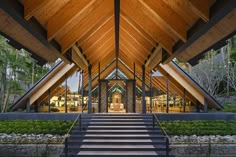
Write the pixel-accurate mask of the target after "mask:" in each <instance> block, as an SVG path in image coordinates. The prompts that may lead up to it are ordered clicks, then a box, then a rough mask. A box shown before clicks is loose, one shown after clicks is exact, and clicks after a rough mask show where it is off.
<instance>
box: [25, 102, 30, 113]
mask: <svg viewBox="0 0 236 157" xmlns="http://www.w3.org/2000/svg"><path fill="white" fill-rule="evenodd" d="M26 112H30V99H28V100H27V102H26Z"/></svg>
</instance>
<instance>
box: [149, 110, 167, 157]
mask: <svg viewBox="0 0 236 157" xmlns="http://www.w3.org/2000/svg"><path fill="white" fill-rule="evenodd" d="M156 122H157V125H159V127H160V129H161V131H162V132H163V133H164V136H165V139H166V156H169V151H170V148H169V145H170V138H169V136H168V134H167V133H166V131H165V129H164V128H163V127H162V125H161V123H160V121H159V119H158V118H157V116H156V115H155V114H152V125H153V128H155V126H156Z"/></svg>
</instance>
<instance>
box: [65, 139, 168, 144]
mask: <svg viewBox="0 0 236 157" xmlns="http://www.w3.org/2000/svg"><path fill="white" fill-rule="evenodd" d="M165 142H166V141H165V139H83V140H75V139H71V140H68V143H69V144H70V145H80V144H103V145H107V144H109V145H112V144H126V145H127V144H130V145H143V144H144V145H145V144H146V145H147V144H155V145H157V144H158V145H165Z"/></svg>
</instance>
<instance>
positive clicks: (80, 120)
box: [61, 105, 86, 157]
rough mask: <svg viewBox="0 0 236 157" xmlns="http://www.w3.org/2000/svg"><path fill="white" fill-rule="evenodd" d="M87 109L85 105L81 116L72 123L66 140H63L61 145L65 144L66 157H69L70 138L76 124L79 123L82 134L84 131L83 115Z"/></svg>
mask: <svg viewBox="0 0 236 157" xmlns="http://www.w3.org/2000/svg"><path fill="white" fill-rule="evenodd" d="M85 107H86V105H84V106H83V107H82V112H81V113H80V114H78V116H77V117H76V118H75V120H74V122H73V123H72V125H71V127H70V129H69V130H68V131H67V133H66V136H65V138H64V139H63V140H62V143H61V144H63V143H64V144H65V149H64V153H65V157H68V138H69V137H70V132H71V131H72V129H73V128H74V126H75V124H77V123H78V122H79V130H80V132H81V131H82V129H83V128H82V115H83V113H84V112H83V110H84V108H85Z"/></svg>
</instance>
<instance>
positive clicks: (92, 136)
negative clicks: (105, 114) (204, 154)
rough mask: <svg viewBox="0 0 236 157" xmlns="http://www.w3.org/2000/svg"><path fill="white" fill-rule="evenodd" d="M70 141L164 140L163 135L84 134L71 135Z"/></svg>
mask: <svg viewBox="0 0 236 157" xmlns="http://www.w3.org/2000/svg"><path fill="white" fill-rule="evenodd" d="M70 138H71V139H76V140H79V139H127V140H128V139H165V136H163V135H155V134H154V135H149V134H133V135H132V134H128V135H125V134H111V133H109V134H86V135H72V136H70Z"/></svg>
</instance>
